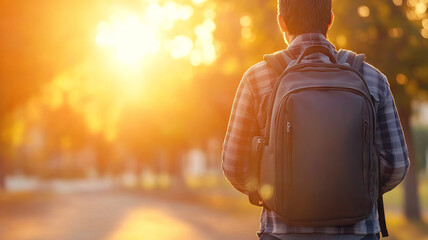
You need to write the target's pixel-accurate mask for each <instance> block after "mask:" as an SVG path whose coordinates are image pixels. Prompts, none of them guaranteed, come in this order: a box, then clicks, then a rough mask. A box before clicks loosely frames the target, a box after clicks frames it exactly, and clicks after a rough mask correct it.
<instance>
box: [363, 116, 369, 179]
mask: <svg viewBox="0 0 428 240" xmlns="http://www.w3.org/2000/svg"><path fill="white" fill-rule="evenodd" d="M368 124H369V121H368V120H367V119H364V134H363V135H364V136H363V184H366V183H367V171H366V161H367V154H366V151H367V147H366V146H367V140H368V135H369V134H368V133H367V131H368Z"/></svg>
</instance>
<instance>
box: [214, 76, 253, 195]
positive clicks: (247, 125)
mask: <svg viewBox="0 0 428 240" xmlns="http://www.w3.org/2000/svg"><path fill="white" fill-rule="evenodd" d="M248 75H250V73H249V72H247V73H246V74H245V75H244V77H243V78H242V80H241V83H240V85H239V87H238V90H237V93H236V96H235V100H234V103H233V107H232V113H231V114H230V119H229V126H228V129H227V132H226V137H225V140H224V144H223V154H222V160H223V161H222V168H223V171H224V175H225V176H226V178H227V179H228V180H229V182H230V183H231V184H232V185H233V186H234V187H235V188H236V189H238V190H239V191H240V192H242V193H245V194H248V190H247V189H248V187H247V185H248V182H249V178H250V176H249V175H250V150H251V149H250V148H251V141H252V139H253V137H254V136H257V135H258V134H259V127H258V125H257V120H256V114H255V113H254V96H253V93H252V91H251V89H250V86H249V85H248V77H249V76H248Z"/></svg>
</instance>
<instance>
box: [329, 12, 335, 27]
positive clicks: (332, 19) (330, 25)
mask: <svg viewBox="0 0 428 240" xmlns="http://www.w3.org/2000/svg"><path fill="white" fill-rule="evenodd" d="M333 23H334V13H333V11H331V19H330V24H329V25H328V29H329V30H330V28H331V27H332V26H333Z"/></svg>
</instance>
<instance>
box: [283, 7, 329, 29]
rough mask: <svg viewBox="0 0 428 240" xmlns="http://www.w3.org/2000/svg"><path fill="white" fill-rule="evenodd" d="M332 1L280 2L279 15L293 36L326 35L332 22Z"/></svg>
mask: <svg viewBox="0 0 428 240" xmlns="http://www.w3.org/2000/svg"><path fill="white" fill-rule="evenodd" d="M331 1H332V0H278V11H279V14H280V15H281V16H282V17H283V18H284V21H285V24H286V25H287V28H288V31H289V33H290V34H292V35H300V34H304V33H321V34H324V35H326V34H327V30H328V25H329V24H330V22H331V5H332V4H331Z"/></svg>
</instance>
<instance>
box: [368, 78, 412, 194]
mask: <svg viewBox="0 0 428 240" xmlns="http://www.w3.org/2000/svg"><path fill="white" fill-rule="evenodd" d="M379 80H381V83H380V84H384V88H385V91H384V96H383V99H382V100H381V102H380V104H379V108H378V112H377V128H376V147H377V150H378V153H379V156H380V167H381V173H382V192H383V193H385V192H388V191H390V190H392V189H393V188H395V187H396V186H397V185H398V184H400V183H401V181H403V179H404V177H405V176H406V173H407V171H408V168H409V164H410V163H409V157H408V152H407V146H406V142H405V138H404V134H403V130H402V127H401V123H400V119H399V116H398V113H397V109H396V107H395V102H394V98H393V96H392V94H391V90H390V88H389V84H388V82H387V80H386V77H385V76H383V75H380V77H379Z"/></svg>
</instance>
